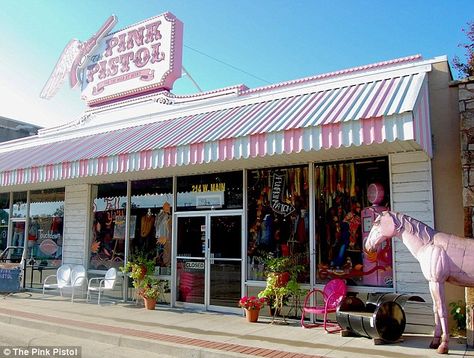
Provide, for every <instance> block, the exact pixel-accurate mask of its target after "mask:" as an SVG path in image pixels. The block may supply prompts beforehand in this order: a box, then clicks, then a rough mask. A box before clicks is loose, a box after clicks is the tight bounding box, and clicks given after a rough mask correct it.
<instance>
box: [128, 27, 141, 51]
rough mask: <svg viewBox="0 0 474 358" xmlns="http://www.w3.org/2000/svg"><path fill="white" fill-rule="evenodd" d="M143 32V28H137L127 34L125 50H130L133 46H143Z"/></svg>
mask: <svg viewBox="0 0 474 358" xmlns="http://www.w3.org/2000/svg"><path fill="white" fill-rule="evenodd" d="M143 31H145V27H139V28H138V29H136V30H132V31H129V32H128V40H127V49H129V50H130V49H132V48H133V47H134V46H143Z"/></svg>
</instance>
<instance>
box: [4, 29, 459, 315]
mask: <svg viewBox="0 0 474 358" xmlns="http://www.w3.org/2000/svg"><path fill="white" fill-rule="evenodd" d="M130 31H132V30H130ZM114 34H115V33H114ZM114 34H113V35H110V36H116V37H117V38H118V37H119V36H118V35H114ZM108 41H109V43H112V40H108ZM110 52H111V53H112V50H111V51H110ZM111 56H113V54H112V55H111ZM175 63H176V62H175ZM97 66H99V65H97ZM100 66H106V65H105V62H104V64H103V65H102V64H101V65H100ZM100 66H99V67H100ZM99 67H97V68H96V67H94V66H88V67H87V68H88V71H89V70H90V71H91V77H90V78H91V79H92V80H93V79H94V77H93V76H94V73H98V72H99V71H100V69H99ZM140 71H145V70H143V69H141V70H140ZM105 73H106V72H104V76H105ZM107 73H108V72H107ZM140 73H143V72H140ZM147 73H150V72H147ZM129 78H135V77H133V76H129V77H126V78H125V77H121V80H124V79H126V80H128V79H129ZM451 79H452V78H451V74H450V70H449V65H448V62H447V58H446V57H437V58H433V59H428V60H423V59H422V58H421V56H411V57H406V58H400V59H395V60H391V61H385V62H381V63H376V64H372V65H367V66H361V67H357V68H352V69H348V70H342V71H338V72H333V73H329V74H323V75H318V76H314V77H309V78H304V79H299V80H294V81H289V82H284V83H279V84H275V85H271V86H266V87H261V88H255V89H248V88H246V87H245V86H242V85H240V86H235V87H229V88H225V89H218V90H215V91H210V92H206V93H199V94H192V95H185V96H180V95H174V94H172V93H171V92H170V91H168V90H163V89H162V90H161V91H159V92H153V91H151V92H150V91H149V90H148V91H146V89H142V91H145V92H146V93H144V94H142V95H141V96H138V95H136V91H128V92H127V91H125V92H124V89H123V88H121V89H120V90H121V91H122V92H121V93H122V94H125V95H128V96H129V97H127V98H121V99H117V98H115V97H114V96H113V95H107V96H105V97H103V98H102V100H95V99H93V98H92V99H91V97H90V96H92V94H93V93H100V91H99V90H97V91H95V89H96V88H95V87H94V90H89V92H87V95H88V96H89V101H90V102H89V104H90V105H92V106H93V107H91V108H89V109H88V110H87V111H86V112H85V114H84V116H83V117H82V118H81V119H80V120H78V121H74V122H71V123H68V124H66V125H64V126H61V127H57V128H50V129H44V130H41V131H40V132H39V133H38V135H37V136H34V137H30V138H27V139H25V140H22V141H21V142H18V141H14V142H8V143H4V144H2V145H0V182H1V189H0V190H1V193H0V198H1V203H2V204H3V209H5V210H7V211H8V210H10V226H9V240H10V241H11V242H13V241H15V243H17V244H19V243H22V244H23V245H26V246H27V247H28V248H29V249H28V251H27V252H28V254H27V255H28V257H32V258H34V259H35V260H36V261H35V265H36V266H35V265H33V266H31V267H29V268H28V269H29V270H30V271H28V274H27V275H26V277H30V275H29V273H30V272H31V269H36V268H37V266H38V265H44V266H45V267H56V266H57V265H59V264H60V263H61V262H64V263H71V264H84V265H86V266H87V268H88V271H89V273H90V274H96V273H100V272H103V271H104V270H105V269H107V268H108V267H111V266H115V267H119V266H121V265H123V263H124V261H126V260H127V259H128V258H130V257H131V256H132V255H134V254H136V253H138V252H142V253H145V254H146V255H149V257H150V258H153V259H154V260H155V262H156V273H157V275H159V277H160V278H162V279H164V280H168V281H169V283H170V284H169V287H170V296H169V298H168V302H169V303H170V304H171V305H176V306H189V305H198V306H199V307H202V308H204V309H212V310H222V311H237V308H236V305H237V302H238V299H239V298H240V297H241V296H242V294H244V293H249V294H256V293H257V292H258V291H260V290H261V289H262V287H264V285H265V282H264V276H263V275H262V273H263V260H264V258H265V257H267V256H268V255H269V254H274V255H283V256H286V255H287V256H290V257H292V258H293V260H294V262H295V263H298V264H301V265H303V267H304V271H303V272H302V274H301V275H300V277H299V279H300V283H301V284H303V285H305V286H304V287H307V288H309V287H312V286H315V285H318V284H324V283H325V282H327V280H328V279H330V278H331V277H338V276H343V277H345V278H346V279H347V280H348V283H349V286H350V290H351V291H355V292H360V293H372V292H402V293H413V294H416V295H420V296H422V297H423V298H425V299H426V300H427V301H431V298H430V295H429V289H428V283H427V282H426V280H425V279H424V277H423V275H422V274H421V270H420V267H419V264H418V262H417V261H416V260H415V259H414V258H413V257H412V256H411V255H410V253H409V252H408V250H407V249H406V247H405V246H404V245H403V244H402V243H400V242H399V241H398V240H393V242H392V243H389V244H387V245H386V247H384V248H383V249H382V250H380V251H379V253H378V255H376V256H374V257H368V256H365V255H364V254H363V252H362V251H361V247H362V239H363V236H364V235H365V233H364V229H365V230H367V229H368V228H369V226H370V223H371V220H372V219H373V218H371V217H369V216H364V213H365V211H363V209H364V208H366V207H369V206H371V205H372V203H375V204H378V205H379V206H389V207H390V208H391V209H392V210H395V211H399V212H403V213H406V214H408V215H410V216H413V217H415V218H417V219H419V220H421V221H423V222H425V223H426V224H428V225H430V226H433V227H436V229H437V230H440V231H445V232H451V233H455V234H458V235H462V230H463V207H462V194H461V185H460V183H461V170H460V158H459V120H458V104H457V94H456V89H454V88H450V87H449V83H450V81H451ZM107 81H108V80H105V81H104V83H105V84H103V83H101V82H99V83H98V84H96V83H95V82H93V81H90V82H89V83H93V84H94V85H97V88H99V89H100V88H102V87H101V85H104V86H105V85H107V86H109V85H110V86H112V85H113V84H114V83H116V81H115V80H114V79H111V80H110V81H108V82H107ZM107 88H108V87H107ZM372 184H373V185H372ZM369 198H370V201H369ZM361 213H362V217H361ZM26 228H29V230H25V229H26ZM24 232H28V237H27V238H28V240H26V241H27V243H25V235H24V234H23V236H22V234H21V233H24ZM380 267H383V270H381V269H380ZM27 281H28V280H27ZM31 281H32V282H31V283H30V284H31V286H33V287H35V285H36V287H39V278H37V277H36V276H35V275H31ZM27 284H28V282H27ZM127 294H128V293H127Z"/></svg>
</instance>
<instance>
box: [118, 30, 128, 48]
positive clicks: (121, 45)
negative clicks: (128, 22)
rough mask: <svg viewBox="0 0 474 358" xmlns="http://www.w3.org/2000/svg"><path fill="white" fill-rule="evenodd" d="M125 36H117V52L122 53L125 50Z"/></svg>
mask: <svg viewBox="0 0 474 358" xmlns="http://www.w3.org/2000/svg"><path fill="white" fill-rule="evenodd" d="M126 36H127V34H120V35H119V47H118V52H123V51H125V50H126V49H127V47H126V46H125V37H126Z"/></svg>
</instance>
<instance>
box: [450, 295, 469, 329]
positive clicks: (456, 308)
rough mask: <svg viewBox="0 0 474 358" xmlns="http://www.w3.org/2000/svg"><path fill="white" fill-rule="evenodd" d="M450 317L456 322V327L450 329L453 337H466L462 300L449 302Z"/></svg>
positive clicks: (464, 311)
mask: <svg viewBox="0 0 474 358" xmlns="http://www.w3.org/2000/svg"><path fill="white" fill-rule="evenodd" d="M449 306H450V307H451V311H450V313H451V316H452V317H453V319H454V320H455V321H456V327H454V328H453V329H452V334H453V335H454V336H466V305H465V304H464V302H463V301H462V300H459V301H457V302H451V303H450V304H449Z"/></svg>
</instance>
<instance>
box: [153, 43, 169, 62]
mask: <svg viewBox="0 0 474 358" xmlns="http://www.w3.org/2000/svg"><path fill="white" fill-rule="evenodd" d="M160 46H161V42H158V43H156V44H153V45H151V61H150V62H151V63H156V62H160V61H163V60H164V59H165V53H164V52H160Z"/></svg>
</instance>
